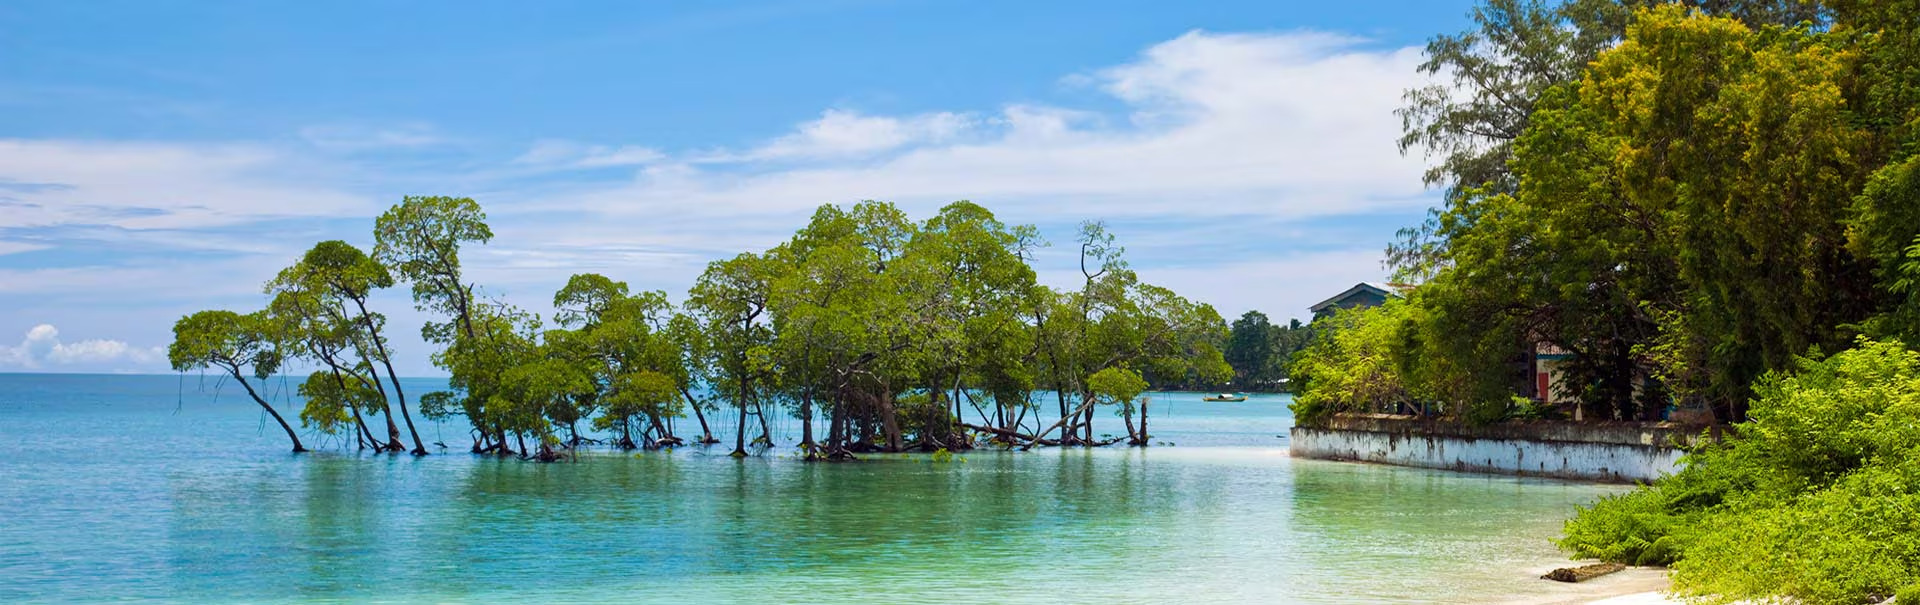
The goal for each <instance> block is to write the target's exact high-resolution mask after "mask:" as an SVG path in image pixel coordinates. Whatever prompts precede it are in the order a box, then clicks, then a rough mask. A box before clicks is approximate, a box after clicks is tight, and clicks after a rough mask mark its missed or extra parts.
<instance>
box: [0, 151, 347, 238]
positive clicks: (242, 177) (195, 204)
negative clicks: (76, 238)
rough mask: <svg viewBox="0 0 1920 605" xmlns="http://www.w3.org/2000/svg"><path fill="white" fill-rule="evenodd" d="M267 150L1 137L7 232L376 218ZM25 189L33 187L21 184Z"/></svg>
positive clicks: (1, 221) (2, 220)
mask: <svg viewBox="0 0 1920 605" xmlns="http://www.w3.org/2000/svg"><path fill="white" fill-rule="evenodd" d="M297 165H298V162H295V161H292V158H290V157H289V156H288V154H286V153H285V152H282V151H277V150H274V149H272V148H270V147H267V146H264V145H250V144H224V145H202V144H174V143H150V142H112V141H72V140H32V139H0V182H9V181H10V182H12V183H16V185H14V186H12V187H10V188H8V189H7V190H6V191H5V193H4V195H0V203H6V204H7V206H6V212H0V228H23V227H51V226H61V225H109V226H115V227H122V228H127V229H179V228H194V227H215V226H231V225H239V224H246V223H249V222H254V221H259V220H267V219H274V218H286V217H326V216H350V215H356V214H367V213H370V212H371V211H372V210H373V206H372V204H371V203H370V202H369V200H367V199H365V198H362V197H359V196H355V195H350V194H346V193H342V192H339V191H337V190H333V189H330V188H327V187H324V186H320V185H318V184H315V183H312V182H310V181H309V180H308V178H310V177H302V176H300V175H299V174H297V171H296V170H295V166H297ZM20 184H31V185H30V186H29V185H20Z"/></svg>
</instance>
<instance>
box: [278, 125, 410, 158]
mask: <svg viewBox="0 0 1920 605" xmlns="http://www.w3.org/2000/svg"><path fill="white" fill-rule="evenodd" d="M300 138H302V139H306V141H307V143H309V144H311V145H313V146H314V147H318V148H320V149H324V150H328V151H342V152H353V151H367V150H373V149H394V148H407V147H426V146H430V145H438V144H441V143H445V142H447V139H446V137H443V136H441V135H440V134H439V133H437V132H435V130H434V129H433V127H432V126H429V125H427V124H424V123H418V122H410V123H404V124H391V125H385V126H376V125H370V124H360V123H338V124H321V125H315V126H308V127H306V128H302V129H300Z"/></svg>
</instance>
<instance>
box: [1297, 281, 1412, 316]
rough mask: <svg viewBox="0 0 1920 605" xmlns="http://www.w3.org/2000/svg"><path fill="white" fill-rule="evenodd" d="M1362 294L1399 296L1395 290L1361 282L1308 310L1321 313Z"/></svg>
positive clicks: (1382, 296) (1384, 296)
mask: <svg viewBox="0 0 1920 605" xmlns="http://www.w3.org/2000/svg"><path fill="white" fill-rule="evenodd" d="M1361 292H1372V293H1374V294H1378V295H1380V297H1381V298H1387V297H1392V296H1398V295H1397V294H1394V293H1393V290H1389V289H1387V287H1386V286H1381V285H1376V284H1370V283H1367V282H1360V283H1357V284H1354V285H1353V287H1351V288H1347V291H1345V292H1341V293H1339V294H1335V295H1333V297H1332V298H1328V299H1326V300H1323V301H1320V302H1319V303H1316V304H1314V305H1313V306H1312V307H1308V308H1307V310H1308V311H1312V312H1314V313H1319V312H1320V311H1322V310H1325V309H1326V308H1328V307H1331V306H1333V305H1335V304H1338V303H1339V302H1340V301H1342V300H1346V299H1347V297H1350V296H1353V295H1355V294H1359V293H1361Z"/></svg>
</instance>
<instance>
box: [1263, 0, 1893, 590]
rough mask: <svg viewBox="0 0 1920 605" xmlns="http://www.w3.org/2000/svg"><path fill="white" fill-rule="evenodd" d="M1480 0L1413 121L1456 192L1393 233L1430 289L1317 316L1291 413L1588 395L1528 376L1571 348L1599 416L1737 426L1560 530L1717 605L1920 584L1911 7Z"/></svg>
mask: <svg viewBox="0 0 1920 605" xmlns="http://www.w3.org/2000/svg"><path fill="white" fill-rule="evenodd" d="M1472 16H1473V18H1474V20H1475V27H1474V28H1473V29H1470V30H1469V31H1466V32H1462V33H1459V34H1452V35H1442V36H1439V37H1436V38H1434V39H1433V40H1432V42H1431V43H1430V44H1429V45H1428V47H1427V55H1426V56H1427V59H1428V60H1427V62H1426V63H1425V64H1424V65H1423V67H1422V68H1423V69H1424V70H1425V71H1426V72H1428V73H1431V74H1433V75H1435V76H1436V77H1438V79H1439V83H1438V84H1436V85H1434V86H1432V87H1429V88H1421V89H1416V90H1412V91H1409V92H1408V94H1407V97H1406V99H1407V105H1406V106H1405V109H1404V110H1403V111H1402V112H1401V118H1402V119H1403V121H1404V125H1405V136H1404V138H1402V139H1401V141H1400V144H1401V146H1402V149H1403V150H1406V151H1409V152H1419V153H1425V154H1426V155H1427V157H1429V158H1430V159H1432V160H1433V161H1434V162H1435V163H1434V165H1433V168H1432V169H1431V171H1430V172H1429V173H1428V175H1427V176H1428V181H1429V183H1430V184H1432V185H1436V186H1439V187H1441V188H1443V189H1444V191H1445V196H1444V203H1443V205H1442V206H1440V207H1438V208H1435V209H1434V210H1433V211H1432V213H1431V215H1430V217H1429V218H1428V220H1426V221H1425V222H1424V223H1421V224H1419V225H1416V226H1412V227H1410V228H1408V229H1405V230H1403V231H1402V232H1401V233H1400V238H1399V240H1398V241H1397V242H1395V243H1394V244H1392V245H1391V246H1390V247H1389V249H1388V256H1389V260H1390V263H1391V265H1392V266H1393V268H1394V270H1395V278H1396V279H1397V280H1398V281H1401V282H1405V283H1408V284H1414V286H1413V287H1412V288H1411V289H1410V291H1408V292H1407V294H1406V296H1405V297H1404V298H1402V299H1397V300H1393V301H1389V302H1388V303H1387V304H1385V305H1383V306H1381V307H1377V308H1374V309H1367V310H1357V311H1347V312H1342V313H1339V314H1336V315H1335V316H1333V317H1332V318H1330V319H1326V320H1322V321H1320V322H1316V325H1315V327H1316V332H1317V334H1316V336H1315V338H1314V340H1313V342H1312V343H1311V344H1309V345H1308V347H1307V349H1306V350H1305V351H1304V352H1302V353H1301V354H1300V355H1299V356H1298V357H1297V358H1296V359H1295V360H1294V361H1293V364H1292V368H1291V370H1292V375H1293V378H1294V380H1295V381H1296V382H1298V383H1300V385H1299V396H1298V398H1297V400H1296V404H1295V406H1296V415H1297V417H1298V418H1299V419H1300V420H1301V422H1304V423H1312V422H1315V421H1316V420H1317V419H1319V418H1324V417H1325V416H1326V415H1328V414H1334V413H1341V412H1349V411H1387V410H1393V409H1408V408H1411V409H1413V410H1416V411H1418V412H1420V413H1424V414H1429V415H1436V416H1449V417H1455V418H1462V419H1466V420H1469V421H1474V422H1500V421H1505V420H1510V419H1513V418H1515V417H1553V416H1560V417H1564V416H1571V415H1574V414H1569V413H1568V412H1569V410H1566V409H1558V408H1553V407H1549V406H1540V405H1538V404H1537V403H1535V402H1534V401H1530V400H1528V399H1525V398H1522V397H1520V396H1519V395H1521V393H1522V391H1521V390H1520V389H1519V388H1518V387H1519V385H1522V384H1525V383H1524V380H1525V377H1526V374H1525V372H1526V371H1527V370H1526V367H1527V366H1526V363H1527V362H1526V360H1527V359H1528V355H1529V354H1530V353H1532V352H1534V350H1535V349H1534V347H1551V348H1552V349H1553V350H1556V351H1563V352H1565V354H1566V355H1567V361H1566V362H1564V363H1563V365H1562V369H1563V370H1564V371H1565V375H1564V380H1562V381H1561V384H1562V385H1563V387H1562V390H1563V392H1561V393H1557V395H1559V397H1557V398H1564V399H1568V400H1571V401H1572V402H1574V403H1573V405H1574V406H1577V407H1576V409H1574V410H1572V411H1574V412H1577V413H1578V415H1579V416H1581V417H1584V418H1585V419H1587V420H1588V421H1595V420H1598V421H1632V420H1654V419H1659V418H1661V417H1662V416H1663V414H1665V413H1666V412H1667V411H1668V410H1692V411H1697V412H1699V415H1703V416H1705V415H1707V414H1708V413H1710V416H1709V417H1711V418H1714V419H1716V420H1717V421H1718V422H1721V423H1731V426H1730V427H1729V430H1728V431H1727V433H1728V437H1727V438H1726V439H1725V440H1724V441H1722V442H1719V443H1711V444H1709V445H1705V446H1702V447H1701V448H1699V449H1698V450H1696V451H1692V452H1690V453H1689V455H1688V457H1687V462H1686V465H1685V467H1684V470H1682V471H1681V472H1680V473H1679V474H1678V475H1676V476H1674V477H1670V478H1668V479H1665V480H1662V481H1660V482H1658V483H1656V484H1655V485H1652V486H1648V487H1644V488H1642V489H1641V490H1639V491H1636V492H1633V493H1632V494H1629V495H1627V496H1623V497H1619V498H1612V499H1608V500H1605V501H1603V502H1601V503H1600V504H1598V505H1596V506H1595V507H1593V508H1591V509H1587V510H1584V511H1582V512H1581V514H1580V516H1579V518H1577V519H1575V520H1574V521H1573V522H1571V523H1570V524H1569V526H1568V535H1567V537H1566V538H1565V540H1564V541H1563V543H1562V544H1563V545H1564V546H1566V547H1567V548H1568V549H1569V550H1571V551H1572V552H1574V553H1575V554H1578V555H1582V556H1592V557H1600V558H1606V559H1611V560H1616V561H1623V562H1628V563H1636V562H1637V563H1641V564H1669V563H1670V564H1672V565H1673V567H1674V569H1675V571H1676V574H1675V576H1674V579H1675V583H1676V584H1675V585H1676V588H1677V589H1679V590H1680V591H1682V592H1683V593H1686V594H1689V595H1691V596H1699V597H1702V598H1705V599H1707V600H1708V601H1713V602H1730V601H1735V600H1740V599H1753V600H1755V601H1771V600H1772V599H1775V598H1778V597H1791V598H1792V599H1795V600H1797V601H1796V602H1807V603H1870V602H1878V601H1879V600H1881V599H1884V598H1886V597H1888V596H1891V595H1893V594H1895V593H1896V592H1898V593H1900V594H1901V595H1902V598H1900V599H1899V602H1902V603H1905V602H1909V601H1914V600H1920V583H1917V582H1916V581H1915V578H1917V577H1920V514H1916V511H1920V449H1916V444H1920V433H1916V429H1915V427H1916V426H1920V407H1916V405H1917V404H1916V402H1920V379H1916V378H1915V377H1916V375H1920V360H1917V359H1916V354H1915V352H1914V349H1913V347H1914V346H1915V344H1920V281H1916V280H1920V237H1917V236H1920V2H1916V1H1915V0H1826V1H1815V0H1691V1H1688V2H1681V3H1671V4H1669V3H1660V2H1651V1H1645V0H1567V1H1563V2H1539V1H1526V0H1485V1H1484V2H1483V3H1482V4H1480V5H1479V6H1477V7H1476V8H1475V10H1474V12H1473V13H1472Z"/></svg>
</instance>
